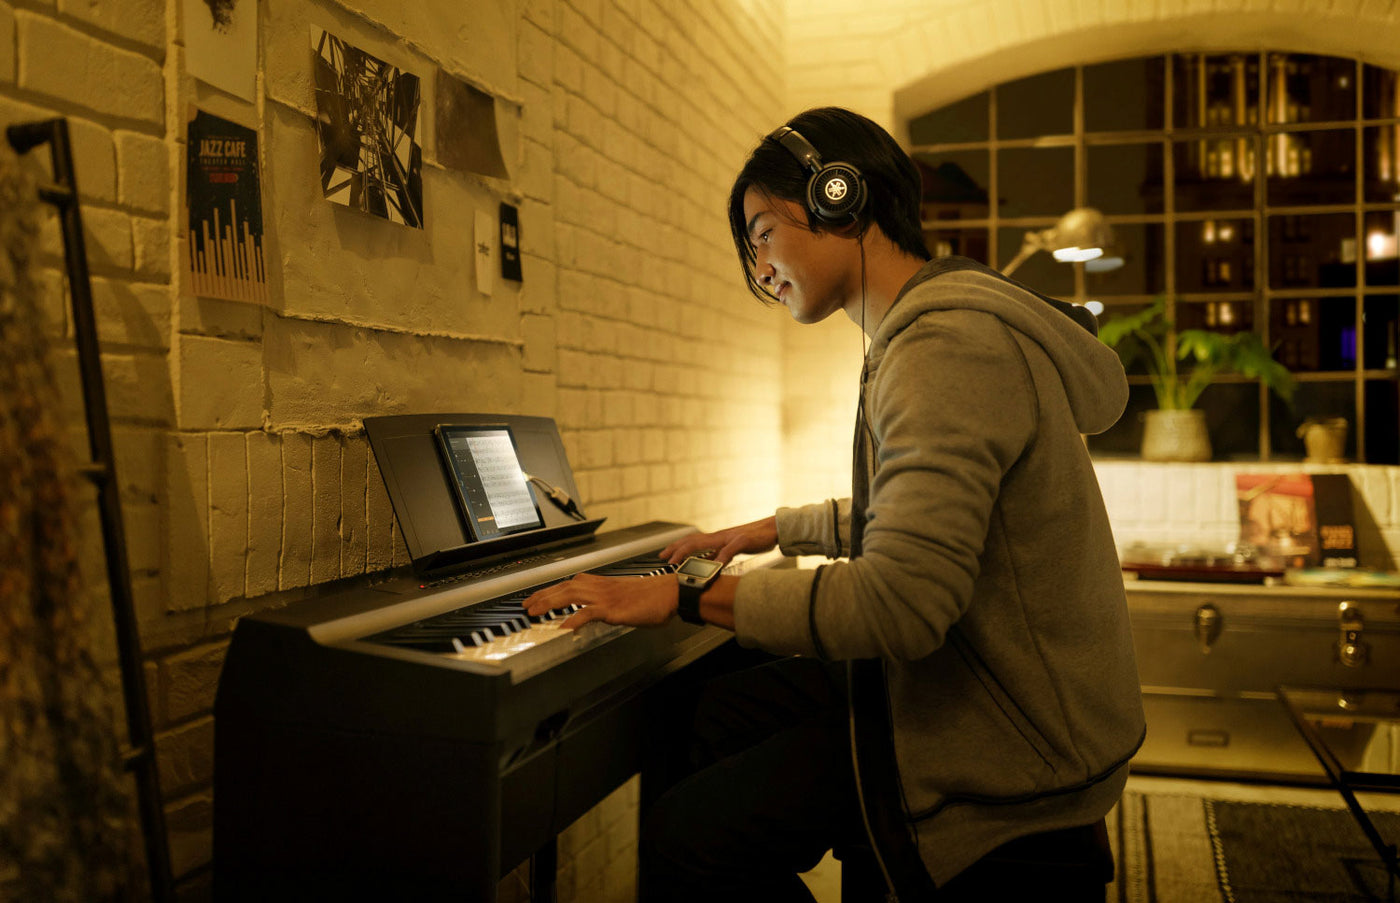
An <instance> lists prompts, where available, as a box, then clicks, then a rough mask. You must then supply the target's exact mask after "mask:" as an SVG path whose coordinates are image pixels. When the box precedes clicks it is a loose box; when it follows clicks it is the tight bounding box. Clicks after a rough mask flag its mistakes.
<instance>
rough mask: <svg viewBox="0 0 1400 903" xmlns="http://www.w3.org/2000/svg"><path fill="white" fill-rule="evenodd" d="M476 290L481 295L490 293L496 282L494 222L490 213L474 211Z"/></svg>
mask: <svg viewBox="0 0 1400 903" xmlns="http://www.w3.org/2000/svg"><path fill="white" fill-rule="evenodd" d="M472 231H473V232H475V233H476V241H475V244H474V246H475V248H476V254H475V257H476V290H477V291H479V292H481V293H482V294H483V295H489V294H491V289H492V288H493V287H494V286H495V284H496V253H497V250H496V224H495V223H494V222H492V221H491V214H489V213H485V212H483V211H481V210H478V211H476V225H475V228H474V229H473V230H472Z"/></svg>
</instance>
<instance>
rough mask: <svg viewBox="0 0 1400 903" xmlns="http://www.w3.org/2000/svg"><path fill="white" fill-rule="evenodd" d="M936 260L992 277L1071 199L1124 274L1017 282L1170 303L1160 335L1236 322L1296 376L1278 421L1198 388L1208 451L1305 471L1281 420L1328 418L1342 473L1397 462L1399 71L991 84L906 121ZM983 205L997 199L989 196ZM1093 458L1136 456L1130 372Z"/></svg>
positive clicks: (1035, 260)
mask: <svg viewBox="0 0 1400 903" xmlns="http://www.w3.org/2000/svg"><path fill="white" fill-rule="evenodd" d="M909 135H910V140H911V143H912V144H913V147H912V151H913V154H914V157H915V159H916V160H918V161H919V163H920V164H921V167H922V169H923V174H924V182H925V192H924V194H925V205H924V229H925V235H926V237H927V239H928V243H929V248H930V250H932V251H933V252H934V253H935V254H949V253H956V254H964V255H966V256H969V257H973V258H976V259H978V260H981V261H984V262H987V263H990V264H991V265H992V266H997V267H1005V266H1006V265H1007V263H1008V262H1009V261H1010V260H1011V259H1012V258H1013V257H1015V256H1016V254H1017V252H1018V250H1019V249H1020V248H1021V245H1022V241H1023V238H1024V236H1025V234H1026V233H1027V232H1028V231H1031V230H1041V229H1046V228H1048V227H1050V226H1052V225H1054V223H1055V221H1056V220H1057V219H1058V218H1059V217H1060V216H1061V215H1062V214H1064V213H1065V212H1067V211H1069V210H1071V209H1073V208H1075V207H1084V206H1088V207H1094V208H1097V209H1098V210H1100V211H1102V212H1103V213H1104V214H1105V215H1106V217H1107V219H1108V221H1109V223H1111V224H1112V226H1113V228H1114V231H1115V233H1116V236H1117V241H1118V245H1119V250H1120V251H1121V252H1122V257H1123V259H1124V261H1125V263H1124V265H1123V266H1122V267H1120V268H1118V269H1115V270H1112V271H1108V272H1100V273H1095V272H1089V271H1086V269H1085V266H1084V265H1083V264H1078V263H1076V264H1064V263H1058V262H1056V261H1055V260H1054V259H1053V258H1052V257H1051V256H1050V255H1048V254H1036V255H1034V256H1033V257H1031V258H1029V259H1027V260H1026V261H1025V263H1024V264H1023V265H1021V266H1020V267H1019V269H1017V270H1016V273H1015V276H1016V278H1017V279H1020V280H1022V281H1024V282H1027V283H1029V284H1031V285H1034V286H1036V287H1037V288H1039V289H1041V290H1042V291H1045V292H1047V293H1049V294H1052V295H1057V296H1060V297H1064V298H1070V299H1076V300H1080V301H1084V300H1097V301H1099V302H1101V303H1102V304H1103V305H1104V306H1105V311H1104V313H1103V314H1102V317H1104V318H1108V317H1113V316H1115V315H1117V314H1121V313H1126V312H1132V311H1135V310H1138V309H1140V308H1142V307H1143V306H1145V305H1147V304H1149V303H1151V302H1152V301H1153V300H1154V299H1156V298H1158V297H1164V298H1166V301H1167V305H1168V311H1169V313H1170V314H1171V316H1172V318H1173V319H1174V321H1175V322H1176V324H1177V326H1178V328H1181V329H1186V328H1205V329H1212V330H1218V331H1222V332H1235V331H1239V330H1253V331H1255V332H1257V333H1259V334H1260V336H1261V337H1263V339H1264V340H1265V341H1266V342H1267V343H1268V344H1269V345H1270V347H1272V348H1274V349H1275V351H1274V355H1275V357H1276V358H1277V359H1278V360H1279V361H1280V362H1282V363H1283V364H1285V365H1286V366H1288V367H1289V368H1290V369H1291V370H1292V371H1293V372H1294V374H1295V375H1296V376H1297V377H1298V380H1299V385H1298V391H1297V394H1296V397H1295V400H1294V406H1293V408H1292V409H1290V408H1289V407H1288V405H1287V404H1285V403H1284V402H1282V401H1281V400H1279V399H1278V398H1277V397H1275V396H1273V395H1271V394H1270V393H1268V392H1267V391H1266V390H1264V389H1263V388H1262V387H1261V386H1260V385H1259V384H1258V383H1257V382H1251V381H1249V380H1246V379H1242V378H1225V379H1222V380H1220V381H1218V382H1217V383H1216V384H1215V385H1212V386H1211V387H1210V388H1209V389H1207V390H1206V391H1205V393H1204V394H1203V395H1202V397H1201V400H1200V402H1199V403H1198V404H1197V407H1200V408H1203V409H1204V410H1205V411H1206V415H1207V419H1208V421H1209V423H1210V427H1211V438H1212V442H1213V444H1214V446H1215V454H1216V457H1217V458H1224V459H1230V458H1239V459H1253V458H1264V459H1269V458H1274V459H1279V460H1288V459H1296V458H1301V457H1302V456H1303V454H1304V448H1303V443H1302V440H1301V439H1300V438H1298V435H1297V428H1298V426H1299V425H1300V424H1301V423H1302V422H1303V421H1304V420H1305V419H1307V418H1310V417H1319V418H1320V417H1336V416H1340V417H1346V418H1347V419H1348V420H1349V421H1350V422H1351V424H1352V430H1351V433H1350V436H1349V438H1348V449H1347V454H1348V457H1349V458H1350V459H1351V460H1364V461H1369V462H1372V463H1388V464H1395V463H1400V427H1397V424H1400V392H1398V391H1397V385H1398V384H1397V372H1398V371H1397V361H1396V358H1397V341H1396V339H1397V335H1396V332H1397V320H1398V319H1400V265H1398V264H1400V249H1397V235H1398V234H1400V229H1397V226H1400V95H1398V94H1397V80H1396V73H1395V72H1393V71H1391V70H1388V69H1381V68H1378V67H1375V66H1371V65H1367V64H1364V63H1361V62H1360V61H1358V60H1351V59H1342V58H1337V57H1326V56H1315V55H1308V54H1290V53H1270V52H1241V53H1212V54H1187V53H1182V54H1169V55H1166V56H1154V57H1146V58H1139V59H1129V60H1119V61H1114V62H1108V63H1100V64H1096V65H1089V66H1076V67H1073V68H1068V69H1060V70H1057V71H1053V72H1046V73H1042V74H1039V75H1035V76H1031V77H1029V78H1024V79H1020V80H1017V81H1013V82H1007V83H1004V84H1000V85H997V86H996V87H994V88H992V89H990V90H988V91H985V92H983V93H981V94H977V95H975V96H973V97H969V98H966V99H964V100H962V101H959V102H957V103H953V104H950V105H948V106H946V107H943V108H941V109H938V110H934V111H932V112H929V113H927V114H925V115H923V116H920V117H918V118H916V119H914V120H912V121H911V122H910V123H909ZM993 199H995V202H993ZM1131 381H1132V383H1133V386H1132V400H1131V401H1130V403H1129V410H1128V413H1127V414H1125V416H1124V418H1123V420H1122V421H1120V423H1119V425H1118V426H1116V427H1115V428H1114V429H1113V430H1112V431H1110V432H1109V433H1107V434H1105V435H1104V436H1101V437H1095V438H1093V439H1091V440H1090V447H1091V448H1093V449H1094V450H1095V451H1096V452H1097V453H1106V454H1114V453H1125V454H1133V453H1136V451H1137V447H1138V444H1137V443H1138V436H1139V435H1140V432H1141V427H1140V425H1139V418H1138V416H1137V413H1138V412H1140V411H1144V410H1148V409H1150V408H1152V407H1153V406H1154V405H1155V402H1154V400H1153V394H1152V391H1151V387H1150V385H1149V383H1148V380H1147V377H1146V376H1145V375H1144V374H1143V373H1141V372H1139V373H1134V374H1132V376H1131Z"/></svg>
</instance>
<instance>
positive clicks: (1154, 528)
mask: <svg viewBox="0 0 1400 903" xmlns="http://www.w3.org/2000/svg"><path fill="white" fill-rule="evenodd" d="M1094 467H1095V470H1096V471H1097V473H1098V476H1099V486H1100V488H1101V489H1102V490H1103V494H1104V504H1105V505H1106V506H1107V507H1108V516H1109V519H1110V520H1111V521H1112V522H1113V533H1114V538H1115V540H1116V541H1117V543H1118V548H1119V549H1120V551H1121V550H1122V549H1125V548H1126V547H1128V546H1129V545H1131V544H1132V543H1134V542H1146V543H1153V544H1160V543H1190V544H1200V545H1203V546H1205V547H1207V548H1219V547H1222V546H1224V545H1225V544H1226V543H1229V542H1232V541H1234V540H1236V539H1238V538H1239V532H1240V515H1239V503H1238V502H1237V501H1236V495H1235V475H1236V474H1237V473H1338V472H1344V473H1347V474H1348V475H1350V477H1351V483H1352V487H1353V490H1354V492H1353V499H1352V502H1353V508H1355V509H1356V525H1357V551H1358V553H1359V555H1360V560H1361V564H1362V565H1363V566H1366V567H1378V568H1394V567H1395V564H1396V556H1397V554H1400V510H1397V506H1396V503H1395V500H1396V487H1400V467H1393V466H1391V467H1386V466H1380V465H1362V464H1354V465H1349V466H1345V467H1340V468H1339V467H1328V466H1321V465H1313V464H1300V463H1297V462H1292V463H1271V464H1248V463H1239V464H1156V463H1149V462H1143V461H1125V460H1105V461H1096V462H1095V464H1094Z"/></svg>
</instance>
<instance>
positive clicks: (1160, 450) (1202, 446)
mask: <svg viewBox="0 0 1400 903" xmlns="http://www.w3.org/2000/svg"><path fill="white" fill-rule="evenodd" d="M1142 457H1143V460H1145V461H1209V460H1210V435H1209V434H1208V433H1207V432H1206V415H1205V412H1204V411H1197V410H1194V409H1192V410H1186V411H1161V410H1158V411H1146V412H1144V413H1143V422H1142Z"/></svg>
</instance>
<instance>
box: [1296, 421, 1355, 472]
mask: <svg viewBox="0 0 1400 903" xmlns="http://www.w3.org/2000/svg"><path fill="white" fill-rule="evenodd" d="M1298 436H1299V437H1300V438H1301V439H1302V440H1303V446H1304V447H1305V448H1306V449H1307V450H1308V456H1307V457H1306V458H1304V459H1303V460H1305V461H1307V462H1308V463H1309V464H1338V463H1340V462H1342V461H1343V460H1345V459H1344V458H1343V457H1342V454H1343V453H1344V452H1345V451H1346V447H1347V419H1346V418H1345V417H1329V418H1327V419H1326V420H1305V421H1304V422H1303V425H1302V426H1300V427H1298Z"/></svg>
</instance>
